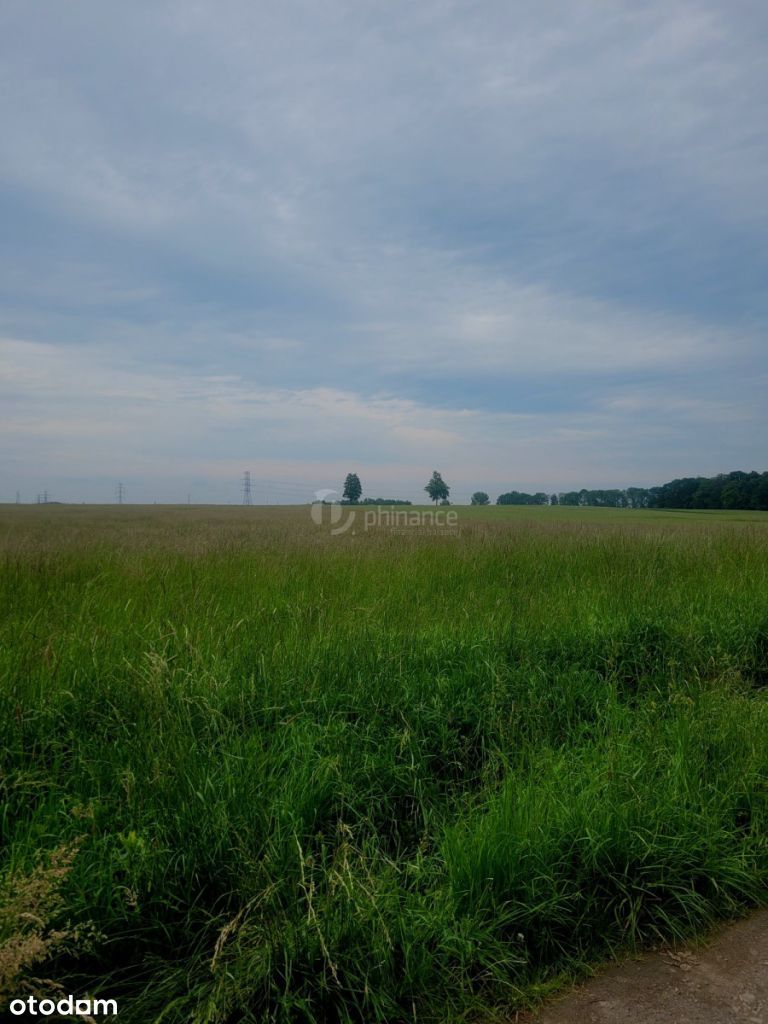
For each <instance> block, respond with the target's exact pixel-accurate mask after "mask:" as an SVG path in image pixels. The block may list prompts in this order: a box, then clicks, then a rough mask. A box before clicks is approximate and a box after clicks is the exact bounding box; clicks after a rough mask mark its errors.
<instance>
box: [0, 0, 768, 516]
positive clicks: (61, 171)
mask: <svg viewBox="0 0 768 1024" xmlns="http://www.w3.org/2000/svg"><path fill="white" fill-rule="evenodd" d="M766 38H768V8H766V6H765V5H764V4H762V3H758V2H739V0H735V2H733V3H724V2H722V0H721V2H719V3H709V2H696V3H694V2H678V0H664V2H658V3H657V2H654V0H650V2H647V3H643V4H638V3H634V2H625V3H622V2H613V3H612V2H608V0H601V2H597V0H582V2H579V3H577V4H563V5H556V7H552V6H550V5H545V4H541V3H534V2H506V0H505V2H495V0H488V2H472V0H463V2H454V0H440V2H433V0H422V2H420V3H418V4H414V3H412V2H401V0H388V2H387V3H382V2H380V0H379V2H376V3H372V2H367V0H349V2H338V0H312V2H309V0H302V2H291V0H281V2H280V3H270V4H267V3H252V2H246V0H243V2H240V0H220V2H217V3H213V2H210V0H208V2H197V0H184V2H163V0H151V2H150V0H136V2H133V3H131V4H118V3H113V2H111V0H98V2H96V0H92V2H91V0H88V2H84V0H68V2H67V3H66V4H62V3H60V2H54V0H40V2H36V3H34V4H30V3H29V2H28V0H22V2H17V0H5V3H4V4H3V5H2V8H0V53H1V54H2V57H1V59H0V123H1V124H2V133H3V134H2V137H3V142H2V146H1V147H0V225H2V230H1V231H0V500H5V501H9V500H13V499H14V497H15V493H16V491H17V490H19V491H20V492H21V494H22V497H23V498H26V499H27V500H32V499H33V498H34V495H35V494H36V493H39V492H40V491H42V490H43V489H45V488H47V489H48V491H49V492H50V493H51V494H52V495H53V496H54V497H55V498H58V499H60V500H64V501H70V500H71V501H79V500H86V501H99V500H104V501H109V500H112V498H113V496H114V489H115V485H116V482H117V481H118V480H121V481H123V482H124V483H125V485H126V490H127V495H128V498H129V500H132V501H153V500H158V501H182V500H186V496H187V494H188V493H191V495H192V500H193V501H236V500H237V499H238V495H239V479H240V477H241V475H242V472H243V471H244V470H245V469H249V470H250V471H251V473H252V477H253V481H254V483H253V488H254V497H255V499H256V500H267V499H269V500H271V501H302V500H306V499H307V498H309V497H310V496H311V494H312V492H313V491H314V490H316V489H318V488H321V487H338V486H339V485H340V482H341V481H342V480H343V478H344V475H345V474H346V473H347V472H348V471H356V472H357V473H358V474H359V475H360V477H361V479H362V481H363V485H364V488H365V491H366V493H368V494H384V495H386V496H402V497H410V498H418V497H419V495H420V493H421V488H422V487H423V484H424V483H425V482H426V480H427V479H428V477H429V476H430V474H431V472H432V470H433V469H435V468H437V469H439V470H440V471H441V472H442V474H443V476H444V477H445V479H446V480H447V482H448V483H449V484H452V486H453V494H454V496H455V498H456V499H457V500H459V501H461V500H466V499H467V498H468V495H469V494H471V493H472V491H474V490H476V489H478V488H480V489H483V490H487V491H488V492H489V493H491V494H492V496H494V497H495V495H496V494H498V493H499V492H500V491H504V490H509V489H511V488H517V489H523V490H539V489H544V490H556V489H568V488H571V487H580V486H587V487H602V486H626V485H649V484H653V483H659V482H663V481H665V480H668V479H670V478H672V477H675V476H680V475H690V474H699V473H701V474H713V473H716V472H719V471H726V470H730V469H736V468H741V469H752V468H755V469H760V470H764V469H766V468H768V463H767V462H766V451H768V415H766V405H767V403H766V402H765V398H764V396H765V393H766V385H767V384H768V348H767V347H766V340H765V339H766V333H765V329H766V323H767V322H768V298H767V296H768V291H766V287H765V282H766V279H767V277H768V247H767V245H766V242H767V240H768V202H766V199H767V198H768V180H767V179H768V138H767V136H766V127H765V98H766V96H768V61H766V60H765V52H766V51H765V40H766Z"/></svg>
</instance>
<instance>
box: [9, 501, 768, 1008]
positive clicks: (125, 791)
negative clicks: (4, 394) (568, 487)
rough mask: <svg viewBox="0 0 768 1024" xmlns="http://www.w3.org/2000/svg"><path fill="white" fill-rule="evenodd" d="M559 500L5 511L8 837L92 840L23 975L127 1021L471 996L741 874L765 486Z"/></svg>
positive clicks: (18, 862) (550, 972)
mask: <svg viewBox="0 0 768 1024" xmlns="http://www.w3.org/2000/svg"><path fill="white" fill-rule="evenodd" d="M589 511H590V512H593V510H589ZM549 512H554V513H555V514H554V515H551V516H549V515H548V513H549ZM568 512H569V513H570V515H565V514H563V512H562V510H546V509H545V510H534V511H533V512H532V513H531V512H528V513H527V514H525V515H523V514H519V513H517V511H516V510H512V511H511V512H507V510H495V509H491V510H478V511H477V513H469V512H466V513H465V512H464V511H463V510H462V513H461V517H460V528H461V529H460V535H459V536H458V537H442V536H437V537H434V536H430V537H423V536H420V535H419V533H418V530H416V529H414V531H413V533H412V535H411V534H408V535H407V536H405V537H402V536H397V537H394V536H392V535H390V534H388V533H387V532H386V531H379V532H375V533H374V532H371V533H357V534H351V533H350V534H345V535H343V536H340V537H337V538H331V537H330V536H329V535H328V533H327V532H326V531H324V530H323V529H322V528H318V527H315V526H314V524H312V523H311V522H310V520H309V517H308V515H307V511H306V510H280V509H275V510H268V511H267V510H260V509H254V510H247V509H246V510H236V509H232V510H194V509H192V510H182V509H179V510H167V509H157V510H153V509H145V510H138V509H114V510H102V511H101V512H93V511H91V510H86V509H82V510H81V509H50V508H49V509H21V510H18V511H16V510H4V511H3V512H2V513H1V514H0V529H2V531H3V534H2V540H1V541H0V559H1V562H0V565H1V567H2V568H1V571H0V694H1V697H0V699H1V700H2V707H1V708H0V710H1V712H2V713H1V714H0V730H1V734H0V749H1V750H2V754H1V755H0V757H1V761H0V770H1V771H2V779H1V785H2V810H1V811H0V835H1V836H2V846H3V853H2V868H0V870H2V872H3V873H4V877H5V878H6V880H10V879H13V878H18V877H19V874H20V873H22V874H23V873H24V872H26V873H27V874H29V873H30V872H32V870H33V868H34V866H35V864H36V862H37V859H38V858H39V856H40V855H41V852H42V853H44V852H45V851H51V850H55V849H57V848H59V847H60V846H61V844H63V843H67V842H69V841H71V840H75V839H77V838H80V845H79V847H78V853H77V856H76V857H75V859H74V860H73V862H72V867H71V870H70V872H69V874H68V875H67V877H66V880H65V882H64V884H63V888H62V893H63V896H64V910H63V915H64V917H65V918H66V919H67V920H68V921H69V923H70V925H76V924H77V923H78V922H85V921H89V922H93V925H94V926H95V928H96V929H97V930H98V933H99V935H100V939H99V941H98V943H97V944H96V945H95V947H92V946H91V947H89V949H88V950H86V951H85V952H83V953H81V955H76V954H77V953H78V951H77V950H76V949H72V950H70V952H69V953H68V954H67V953H66V952H65V953H57V955H56V956H55V957H54V958H53V959H52V961H51V962H50V963H48V964H46V965H45V970H46V971H47V975H46V976H48V977H51V976H52V977H54V978H55V979H57V980H59V981H61V982H62V983H63V984H66V985H68V986H69V987H71V988H74V989H75V990H78V991H79V990H84V989H93V988H94V987H100V988H101V989H102V990H103V991H104V992H106V993H108V994H110V995H113V996H116V997H117V998H118V999H119V1000H120V1016H121V1018H124V1019H125V1020H128V1021H132V1020H135V1021H137V1022H138V1021H141V1022H146V1021H154V1020H164V1021H169V1022H171V1021H172V1022H175V1021H179V1022H181V1021H194V1022H196V1024H197V1022H199V1024H203V1022H211V1024H214V1022H222V1024H224V1022H235V1021H253V1022H256V1021H259V1022H261V1021H281V1022H282V1021H292V1022H293V1021H296V1022H307V1024H309V1022H321V1021H327V1022H330V1021H345V1022H346V1021H349V1022H352V1021H355V1022H358V1021H359V1022H398V1021H403V1022H405V1021H414V1020H418V1021H451V1020H453V1021H459V1020H474V1019H477V1018H479V1017H483V1018H484V1019H491V1018H492V1017H493V1015H494V1013H495V1012H498V1013H499V1014H500V1015H503V1014H507V1015H508V1014H509V1011H510V1009H511V1008H513V1007H515V1006H519V1005H522V1004H523V1003H525V1002H526V1001H529V1000H532V999H535V998H536V997H537V995H538V994H539V993H541V992H543V991H546V990H547V988H548V987H549V986H550V985H551V984H552V983H553V981H555V980H556V979H557V978H558V977H559V976H560V975H561V974H562V973H563V972H570V971H575V970H578V969H579V968H580V966H581V965H583V964H584V963H585V962H587V961H589V960H592V959H594V958H597V957H601V956H604V955H606V954H607V953H609V952H611V951H613V950H616V949H618V948H626V947H633V946H636V945H642V944H645V943H649V942H655V941H657V940H658V939H662V938H675V937H681V936H685V935H688V934H692V933H694V932H695V931H696V930H697V929H700V928H702V927H704V926H705V925H706V924H707V923H708V922H710V921H711V920H713V919H714V918H716V917H718V916H722V915H729V914H734V913H738V912H740V911H741V910H742V909H743V908H746V907H748V906H751V905H755V904H758V903H761V902H765V899H766V894H767V890H766V878H768V841H767V840H768V827H767V825H768V822H767V820H766V815H768V789H767V788H766V781H767V776H766V770H767V769H768V702H767V701H766V696H765V690H764V687H765V684H766V682H768V531H767V530H766V525H765V519H764V517H760V516H759V515H753V516H748V515H744V514H742V515H741V516H740V517H728V516H722V517H719V518H718V517H713V516H708V517H701V518H691V517H689V518H684V517H679V516H675V514H674V513H672V514H667V515H664V514H661V513H649V514H646V515H645V516H644V515H643V514H641V513H634V514H631V515H628V516H627V517H626V518H624V517H622V516H621V515H616V514H608V515H605V516H600V515H594V514H592V515H589V514H586V513H583V514H582V513H578V512H577V511H575V510H568ZM497 513H498V514H497ZM50 924H51V927H55V926H56V925H57V922H56V921H52V922H51V923H50Z"/></svg>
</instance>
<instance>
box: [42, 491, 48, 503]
mask: <svg viewBox="0 0 768 1024" xmlns="http://www.w3.org/2000/svg"><path fill="white" fill-rule="evenodd" d="M48 501H49V498H48V491H43V504H44V505H47V504H48Z"/></svg>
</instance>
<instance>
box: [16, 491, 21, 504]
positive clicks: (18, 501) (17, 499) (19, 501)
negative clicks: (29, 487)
mask: <svg viewBox="0 0 768 1024" xmlns="http://www.w3.org/2000/svg"><path fill="white" fill-rule="evenodd" d="M16 504H17V505H20V504H21V495H20V494H19V492H18V491H16Z"/></svg>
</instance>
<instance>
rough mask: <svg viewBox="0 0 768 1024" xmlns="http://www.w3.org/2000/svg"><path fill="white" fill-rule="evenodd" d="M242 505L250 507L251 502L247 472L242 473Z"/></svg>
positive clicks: (248, 474) (248, 473)
mask: <svg viewBox="0 0 768 1024" xmlns="http://www.w3.org/2000/svg"><path fill="white" fill-rule="evenodd" d="M243 504H244V505H252V504H253V502H252V501H251V473H250V470H247V469H246V471H245V472H244V473H243Z"/></svg>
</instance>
